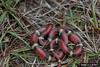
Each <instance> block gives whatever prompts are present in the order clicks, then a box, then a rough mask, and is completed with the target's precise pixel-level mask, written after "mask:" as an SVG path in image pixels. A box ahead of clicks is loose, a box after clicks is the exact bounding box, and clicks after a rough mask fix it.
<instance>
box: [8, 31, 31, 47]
mask: <svg viewBox="0 0 100 67" xmlns="http://www.w3.org/2000/svg"><path fill="white" fill-rule="evenodd" d="M8 33H9V34H10V35H12V36H14V37H16V38H18V39H20V40H21V41H22V42H23V43H24V44H25V46H26V47H28V48H30V49H31V47H30V46H29V44H28V43H27V42H26V41H25V40H24V39H23V38H21V37H20V36H18V35H17V33H15V32H8Z"/></svg>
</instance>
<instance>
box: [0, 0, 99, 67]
mask: <svg viewBox="0 0 100 67" xmlns="http://www.w3.org/2000/svg"><path fill="white" fill-rule="evenodd" d="M63 1H64V2H63ZM63 1H62V4H61V2H59V1H52V0H50V1H49V2H48V0H40V2H38V1H36V0H30V1H28V0H25V1H22V0H0V67H35V66H36V65H37V66H36V67H41V66H40V65H48V64H49V63H47V62H45V61H42V60H40V59H38V57H37V56H36V55H34V50H33V48H31V46H30V45H29V42H28V39H27V38H28V36H29V35H30V34H31V33H33V32H34V30H36V29H38V28H41V26H43V25H45V24H46V23H47V22H48V21H52V23H53V24H60V25H66V26H68V27H70V28H71V30H72V31H73V32H74V33H76V34H77V35H79V36H80V38H81V40H82V43H83V45H84V49H85V54H84V57H83V58H84V61H83V62H87V63H89V62H90V61H91V62H95V60H97V62H98V63H99V61H100V59H97V58H98V57H99V58H100V43H99V41H100V21H99V20H100V18H99V17H98V14H97V10H96V9H98V8H97V7H98V6H100V5H97V3H99V4H100V2H99V1H98V0H92V1H90V2H89V3H88V5H87V2H86V0H84V1H80V2H79V1H77V2H75V3H70V2H69V1H68V2H65V0H63ZM50 2H51V3H50ZM52 2H53V4H52ZM31 3H32V4H31ZM39 4H41V5H39ZM65 5H67V7H64V6H65ZM54 6H55V7H54ZM98 10H99V9H98ZM61 15H63V18H64V19H63V20H62V19H61V18H62V16H61ZM23 18H24V19H23ZM60 20H61V21H60ZM62 22H64V23H62ZM66 61H69V62H66V63H65V66H66V65H67V66H68V67H77V66H76V64H79V63H80V62H79V60H78V59H77V58H68V59H66ZM55 65H56V63H55ZM45 67H47V66H45Z"/></svg>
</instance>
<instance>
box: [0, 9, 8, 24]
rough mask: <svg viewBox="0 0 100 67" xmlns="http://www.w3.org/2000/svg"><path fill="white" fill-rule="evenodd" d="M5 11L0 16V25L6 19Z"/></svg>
mask: <svg viewBox="0 0 100 67" xmlns="http://www.w3.org/2000/svg"><path fill="white" fill-rule="evenodd" d="M6 14H7V11H5V12H4V13H3V14H2V15H1V16H0V23H2V22H3V21H4V19H5V17H6Z"/></svg>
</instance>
